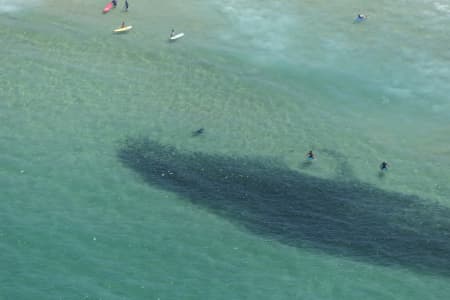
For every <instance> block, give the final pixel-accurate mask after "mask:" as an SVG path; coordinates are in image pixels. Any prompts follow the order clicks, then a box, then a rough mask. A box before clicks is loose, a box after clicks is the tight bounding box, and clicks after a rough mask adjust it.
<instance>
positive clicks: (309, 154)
mask: <svg viewBox="0 0 450 300" xmlns="http://www.w3.org/2000/svg"><path fill="white" fill-rule="evenodd" d="M306 158H307V159H309V160H313V159H316V156H315V155H314V153H313V152H312V150H309V151H308V153H306Z"/></svg>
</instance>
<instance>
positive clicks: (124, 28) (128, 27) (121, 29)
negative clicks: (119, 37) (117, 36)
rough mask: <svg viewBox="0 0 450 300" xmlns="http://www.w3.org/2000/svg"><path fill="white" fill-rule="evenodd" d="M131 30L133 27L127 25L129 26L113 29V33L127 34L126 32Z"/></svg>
mask: <svg viewBox="0 0 450 300" xmlns="http://www.w3.org/2000/svg"><path fill="white" fill-rule="evenodd" d="M131 28H133V26H131V25H129V26H125V27H121V28H117V29H114V30H113V32H115V33H120V32H127V31H130V30H131Z"/></svg>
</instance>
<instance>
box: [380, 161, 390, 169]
mask: <svg viewBox="0 0 450 300" xmlns="http://www.w3.org/2000/svg"><path fill="white" fill-rule="evenodd" d="M388 168H389V164H388V163H387V162H386V161H383V162H382V163H381V164H380V170H381V171H387V170H388Z"/></svg>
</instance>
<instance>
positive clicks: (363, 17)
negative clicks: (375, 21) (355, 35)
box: [357, 14, 367, 21]
mask: <svg viewBox="0 0 450 300" xmlns="http://www.w3.org/2000/svg"><path fill="white" fill-rule="evenodd" d="M357 18H358V20H360V21H362V20H365V19H366V18H367V16H365V15H363V14H358V16H357Z"/></svg>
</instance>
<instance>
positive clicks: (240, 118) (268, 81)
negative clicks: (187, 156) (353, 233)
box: [0, 0, 450, 300]
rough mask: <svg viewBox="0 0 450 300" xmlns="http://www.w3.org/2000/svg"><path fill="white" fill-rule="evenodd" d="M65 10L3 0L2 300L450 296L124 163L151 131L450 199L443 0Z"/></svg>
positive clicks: (444, 284) (183, 145) (311, 171)
mask: <svg viewBox="0 0 450 300" xmlns="http://www.w3.org/2000/svg"><path fill="white" fill-rule="evenodd" d="M60 2H61V1H46V2H37V1H36V2H35V1H32V2H29V3H27V2H25V1H17V2H14V1H9V2H8V3H6V1H0V25H1V28H0V39H1V42H2V43H1V45H2V46H1V50H0V65H1V66H2V72H0V85H1V86H0V88H1V91H0V96H1V99H0V120H1V131H0V140H1V143H0V191H1V196H0V217H1V226H0V250H1V253H2V255H1V256H0V298H1V299H161V300H163V299H244V298H245V299H446V298H448V297H449V296H450V279H449V278H448V277H445V276H439V275H433V274H421V273H420V272H415V271H412V270H408V269H406V268H402V267H396V266H391V267H388V266H380V265H372V264H369V263H363V262H360V261H358V260H353V259H351V258H349V257H340V256H333V255H329V254H323V253H321V252H320V251H314V250H311V249H302V248H296V247H289V246H286V245H283V244H280V243H278V242H276V241H273V240H270V239H266V238H264V237H263V236H259V235H255V234H252V233H250V232H248V231H247V230H245V228H242V226H241V225H239V224H235V223H233V222H232V221H231V220H228V219H224V218H221V217H220V216H218V215H215V214H213V213H211V212H210V211H208V210H207V209H204V208H202V207H197V206H193V205H192V204H191V203H190V202H189V201H186V200H185V199H183V198H182V197H180V196H179V195H176V194H174V193H171V192H170V191H164V190H162V189H158V188H157V187H155V186H149V185H148V184H147V183H145V182H144V181H143V180H142V179H141V178H140V177H139V176H138V175H137V174H135V173H134V172H133V171H132V170H130V169H127V168H125V167H124V166H123V165H122V164H121V163H120V162H119V160H118V158H117V150H118V148H119V147H120V144H121V141H122V140H123V139H125V138H126V137H127V136H133V137H135V136H144V137H150V138H151V139H154V140H157V141H159V142H160V143H163V144H170V145H175V146H177V147H178V148H180V149H184V150H187V151H200V152H205V153H217V154H223V155H224V154H225V155H231V156H251V157H270V158H274V159H277V160H279V161H280V162H282V163H284V164H286V165H287V166H288V167H289V168H291V169H293V170H298V171H299V172H303V173H306V174H308V175H311V176H317V177H321V178H329V179H331V178H336V177H339V176H348V177H351V178H355V179H357V180H360V181H362V182H367V183H371V184H374V185H375V186H377V187H379V188H381V189H384V190H387V191H396V192H401V193H405V194H413V195H418V196H420V197H422V198H423V199H426V201H430V203H435V202H437V203H440V205H442V206H449V205H450V200H449V198H448V194H449V192H450V188H449V185H448V182H449V180H450V171H449V168H448V167H449V166H450V151H449V149H450V147H449V143H448V136H449V133H450V125H449V124H450V123H449V116H450V101H449V99H448V95H449V92H450V87H449V85H448V82H449V81H448V80H449V70H450V68H449V61H450V56H449V54H448V51H447V47H448V45H449V42H450V39H449V35H448V28H449V22H450V21H449V18H448V16H449V8H448V7H449V6H445V5H450V4H449V3H447V1H441V2H440V3H438V4H436V3H437V2H436V3H434V2H432V1H408V3H406V2H405V1H402V2H401V3H396V4H393V3H390V2H388V1H381V2H377V3H372V2H373V1H372V2H369V1H358V2H356V1H341V2H340V3H339V4H332V5H330V4H329V3H328V2H326V1H315V2H309V1H307V2H302V3H297V2H296V1H286V3H284V2H279V1H267V0H266V1H230V0H229V1H223V2H219V1H193V0H192V1H191V0H190V1H170V2H168V1H151V2H148V1H143V0H135V1H132V2H131V1H130V11H129V12H128V13H126V14H125V13H122V12H120V11H119V9H120V8H117V9H116V10H115V11H112V12H111V13H109V14H107V15H102V14H101V13H100V11H101V9H102V8H103V6H104V5H105V4H106V3H104V2H105V1H91V2H93V3H91V2H89V3H88V1H81V0H77V1H71V5H69V4H66V3H60ZM119 2H121V1H119ZM121 5H122V3H119V6H121ZM13 6H14V7H13ZM360 10H361V11H364V12H367V14H369V19H368V20H367V22H365V23H362V24H352V20H353V18H354V16H355V15H356V14H357V13H358V12H360ZM122 20H124V21H125V22H126V23H127V24H130V25H133V27H134V29H133V31H131V32H130V33H128V34H124V35H113V34H112V33H111V31H112V29H114V28H116V27H118V26H119V25H120V23H121V22H122ZM172 27H174V28H175V29H176V30H177V31H183V32H185V34H186V36H185V37H184V38H183V39H181V40H179V41H177V42H176V43H168V42H167V35H168V33H169V32H170V29H171V28H172ZM200 127H203V128H205V134H204V135H203V136H200V137H198V138H192V136H191V132H192V131H193V130H196V129H198V128H200ZM309 149H313V150H314V151H315V152H316V154H317V155H318V160H317V164H316V163H315V164H314V166H313V167H312V168H308V169H302V167H301V162H302V160H303V157H304V153H306V151H308V150H309ZM331 150H332V151H331ZM333 151H334V152H333ZM330 153H337V154H330ZM382 160H387V161H388V162H389V163H390V164H391V166H392V167H391V170H390V171H389V174H388V176H385V177H383V178H382V179H380V178H379V177H378V176H377V171H378V169H377V168H378V164H379V163H380V161H382ZM342 163H346V164H348V166H349V168H350V170H351V174H341V173H339V170H340V166H341V165H342ZM449 255H450V254H449ZM449 259H450V258H449Z"/></svg>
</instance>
